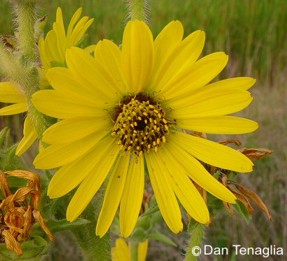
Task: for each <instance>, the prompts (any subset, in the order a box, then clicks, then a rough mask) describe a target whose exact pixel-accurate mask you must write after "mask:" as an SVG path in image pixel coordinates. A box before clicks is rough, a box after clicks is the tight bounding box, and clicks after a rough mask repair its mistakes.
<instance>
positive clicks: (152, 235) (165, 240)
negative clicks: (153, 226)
mask: <svg viewBox="0 0 287 261" xmlns="http://www.w3.org/2000/svg"><path fill="white" fill-rule="evenodd" d="M148 239H154V240H156V241H159V242H162V243H164V244H166V245H170V246H173V247H177V245H176V244H175V243H174V242H173V241H172V240H171V239H170V238H168V237H167V236H166V235H164V234H161V233H159V232H153V233H150V234H149V235H148Z"/></svg>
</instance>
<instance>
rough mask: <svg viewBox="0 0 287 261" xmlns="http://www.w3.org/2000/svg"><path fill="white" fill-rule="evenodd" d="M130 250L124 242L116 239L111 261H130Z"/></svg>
mask: <svg viewBox="0 0 287 261" xmlns="http://www.w3.org/2000/svg"><path fill="white" fill-rule="evenodd" d="M130 260H131V256H130V250H129V247H128V245H127V244H126V242H125V240H124V239H122V238H118V239H117V240H116V246H115V247H112V261H130Z"/></svg>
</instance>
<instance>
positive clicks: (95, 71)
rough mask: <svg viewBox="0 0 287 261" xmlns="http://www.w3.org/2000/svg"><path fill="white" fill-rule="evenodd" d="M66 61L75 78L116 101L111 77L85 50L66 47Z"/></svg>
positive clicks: (110, 99) (106, 98) (116, 93)
mask: <svg viewBox="0 0 287 261" xmlns="http://www.w3.org/2000/svg"><path fill="white" fill-rule="evenodd" d="M66 62H67V65H68V67H69V69H70V70H71V72H72V73H73V75H74V77H75V79H77V80H79V81H80V82H81V83H83V84H85V85H86V86H88V87H89V88H92V89H94V90H95V91H96V92H97V93H98V96H102V97H105V100H108V101H113V102H116V101H117V99H118V92H117V90H116V88H115V86H114V83H113V79H111V78H110V76H109V74H108V73H107V72H106V71H105V70H104V68H103V67H102V66H101V65H100V64H99V63H98V62H97V61H96V60H95V59H94V58H93V57H92V56H91V55H90V54H89V53H88V52H87V51H85V50H83V49H80V48H77V47H72V48H70V49H68V50H67V52H66Z"/></svg>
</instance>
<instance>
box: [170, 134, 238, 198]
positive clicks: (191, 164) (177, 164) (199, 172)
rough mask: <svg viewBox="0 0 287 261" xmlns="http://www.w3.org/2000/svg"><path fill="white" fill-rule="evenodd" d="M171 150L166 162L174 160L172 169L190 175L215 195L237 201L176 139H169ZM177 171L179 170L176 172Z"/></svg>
mask: <svg viewBox="0 0 287 261" xmlns="http://www.w3.org/2000/svg"><path fill="white" fill-rule="evenodd" d="M168 146H169V150H168V151H166V153H165V158H166V162H168V163H170V164H169V165H171V162H173V165H172V166H171V169H174V170H176V169H177V170H178V172H183V173H185V174H186V175H187V176H189V177H190V178H191V179H192V180H193V181H194V182H196V183H197V184H198V185H199V186H200V187H202V188H203V189H205V190H206V191H208V192H209V193H211V194H212V195H214V196H215V197H217V198H219V199H221V200H223V201H225V202H229V203H235V199H236V198H235V196H234V195H233V194H232V193H231V192H230V190H228V189H227V188H226V187H225V186H223V185H222V184H221V183H220V182H219V181H218V180H217V179H215V178H214V177H213V176H212V175H211V174H210V173H209V172H208V171H207V170H206V169H205V168H204V167H203V166H202V164H201V163H200V162H199V161H198V160H196V159H195V158H193V157H192V156H191V155H190V154H188V153H187V152H185V151H184V150H182V149H181V148H180V147H178V146H177V145H176V140H173V139H172V140H169V144H168ZM176 173H177V172H176Z"/></svg>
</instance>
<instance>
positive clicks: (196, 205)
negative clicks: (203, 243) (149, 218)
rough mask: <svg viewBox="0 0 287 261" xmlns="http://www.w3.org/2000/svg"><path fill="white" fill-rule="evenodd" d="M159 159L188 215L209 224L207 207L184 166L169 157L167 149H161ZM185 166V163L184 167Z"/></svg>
mask: <svg viewBox="0 0 287 261" xmlns="http://www.w3.org/2000/svg"><path fill="white" fill-rule="evenodd" d="M159 157H160V158H161V164H162V165H163V166H164V168H166V170H167V172H168V174H169V175H170V182H171V184H172V187H173V190H174V192H175V194H176V196H177V198H178V199H179V201H180V203H181V204H182V206H183V207H184V208H185V210H186V211H187V213H188V214H189V215H190V216H191V217H192V218H194V219H195V220H196V221H198V222H200V223H203V224H206V223H209V212H208V209H207V206H206V204H205V202H204V200H203V198H202V196H201V195H200V193H199V192H198V190H197V189H196V188H195V186H194V185H193V183H192V182H191V180H190V179H189V178H188V176H187V175H186V173H185V170H184V169H183V168H182V166H179V164H178V163H177V162H176V159H175V158H173V157H171V156H170V155H169V152H168V150H167V147H164V148H162V149H161V151H160V153H159ZM185 164H186V163H185V162H183V165H185Z"/></svg>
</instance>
